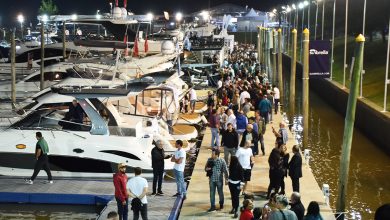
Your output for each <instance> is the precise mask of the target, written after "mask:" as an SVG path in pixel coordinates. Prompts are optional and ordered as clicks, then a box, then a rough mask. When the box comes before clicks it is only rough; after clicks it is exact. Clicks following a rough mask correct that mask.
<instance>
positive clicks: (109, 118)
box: [0, 88, 173, 177]
mask: <svg viewBox="0 0 390 220" xmlns="http://www.w3.org/2000/svg"><path fill="white" fill-rule="evenodd" d="M123 91H125V92H126V94H128V92H129V91H128V90H124V89H114V90H111V89H107V88H104V89H98V88H92V89H89V88H88V89H81V90H75V89H73V88H71V89H63V88H60V89H59V90H58V93H60V95H70V96H73V97H75V98H76V99H77V101H78V103H79V105H80V107H81V108H82V110H83V112H84V115H85V117H84V119H83V122H82V123H75V122H72V121H69V120H67V119H66V114H67V113H68V112H69V106H70V105H71V102H69V101H70V100H68V102H62V103H57V104H54V105H46V106H45V107H44V108H39V109H37V110H35V111H32V112H30V113H29V114H27V115H26V116H25V117H23V118H22V119H21V120H19V121H18V122H16V123H13V124H12V125H11V126H10V127H9V128H7V129H4V130H3V131H2V132H1V133H0V137H2V139H3V140H4V141H3V142H2V143H1V144H0V174H1V175H12V176H15V175H16V176H29V175H31V173H32V169H33V167H34V163H35V160H34V152H35V143H36V139H35V133H36V132H38V131H39V132H42V134H43V137H44V138H45V140H46V141H47V142H48V144H49V148H50V152H49V162H50V166H51V170H52V173H53V175H54V176H59V177H112V173H113V172H115V171H116V170H115V169H116V167H117V164H118V163H121V162H124V163H126V164H127V166H128V167H141V168H142V169H143V170H144V174H145V175H146V176H150V175H151V174H152V168H151V155H150V152H151V149H152V148H153V144H152V143H153V137H152V136H149V135H145V134H144V133H143V132H139V128H140V127H142V124H140V122H138V123H137V124H136V125H135V126H128V125H126V124H125V123H123V122H120V121H118V120H117V117H115V116H114V115H115V114H116V113H115V112H114V110H115V108H108V107H106V105H104V104H103V103H102V102H101V101H100V100H99V99H98V97H115V96H123V95H125V94H124V92H123ZM68 99H73V98H72V97H68ZM103 112H104V114H103ZM172 168H173V163H171V162H170V161H168V160H167V161H166V163H165V169H167V170H169V169H172ZM41 174H42V173H41Z"/></svg>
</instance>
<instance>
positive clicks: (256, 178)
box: [179, 114, 335, 220]
mask: <svg viewBox="0 0 390 220" xmlns="http://www.w3.org/2000/svg"><path fill="white" fill-rule="evenodd" d="M273 117H274V123H273V124H268V125H267V131H266V133H265V136H264V142H265V146H266V155H265V156H256V158H255V166H254V168H253V171H252V181H251V182H249V184H248V189H247V191H248V192H252V193H254V195H255V207H263V205H264V204H265V203H266V199H265V194H266V191H267V188H268V184H269V178H268V155H269V154H270V152H271V150H272V148H273V146H274V142H275V137H274V134H273V133H272V132H271V131H272V129H271V127H272V126H274V127H275V129H278V127H279V126H278V124H279V122H280V121H282V117H281V115H280V114H277V115H274V116H273ZM289 137H290V140H289V142H288V143H287V147H288V151H289V152H292V150H291V149H292V146H293V145H294V143H295V141H294V140H293V136H292V134H291V133H289ZM210 140H211V132H210V129H207V130H206V132H205V135H204V138H203V142H202V145H201V148H200V152H199V155H198V158H197V162H196V165H195V168H194V171H193V173H192V177H191V182H190V183H189V187H188V193H187V200H185V201H184V203H183V206H182V209H181V213H180V217H179V219H180V220H187V219H196V220H198V219H213V220H215V219H229V218H232V215H230V214H229V211H230V210H231V199H230V193H229V189H228V187H227V186H225V187H224V195H225V208H224V210H223V211H217V212H213V213H208V212H207V210H208V209H209V207H210V202H209V201H210V200H209V187H208V178H207V177H206V172H205V171H204V167H205V163H206V161H207V158H209V157H210V156H211V148H210V147H209V146H210ZM221 157H223V154H221ZM291 157H292V155H291V153H290V158H291ZM302 172H303V178H301V180H300V184H301V191H302V192H301V196H302V202H303V204H304V206H305V207H306V208H307V206H308V204H309V203H310V201H313V200H314V201H317V202H319V204H320V205H321V206H320V209H321V214H322V216H323V217H324V219H329V220H330V219H335V218H334V216H333V213H332V210H331V208H330V207H329V206H327V205H326V204H325V202H324V201H325V200H324V196H323V194H322V190H321V189H320V187H319V186H318V183H317V182H316V180H315V178H314V176H313V174H312V172H311V169H310V167H309V166H308V165H305V164H304V165H303V169H302ZM285 183H286V195H288V196H289V195H290V194H291V193H292V184H291V179H290V178H285ZM242 199H243V198H242V197H240V203H241V204H242V201H243V200H242ZM216 205H217V208H218V194H217V195H216Z"/></svg>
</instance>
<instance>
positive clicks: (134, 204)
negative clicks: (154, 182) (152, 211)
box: [127, 167, 148, 220]
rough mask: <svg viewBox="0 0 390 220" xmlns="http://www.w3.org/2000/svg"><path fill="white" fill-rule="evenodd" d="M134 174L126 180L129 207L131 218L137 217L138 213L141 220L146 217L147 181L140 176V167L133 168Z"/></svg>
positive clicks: (145, 219)
mask: <svg viewBox="0 0 390 220" xmlns="http://www.w3.org/2000/svg"><path fill="white" fill-rule="evenodd" d="M134 174H135V176H134V177H132V178H131V179H130V180H129V181H128V182H127V193H128V195H129V197H131V209H132V210H133V219H134V220H138V219H139V213H141V217H142V219H143V220H147V219H148V200H147V198H146V194H147V193H148V181H147V180H146V179H145V178H143V177H141V174H142V169H141V168H140V167H136V168H134Z"/></svg>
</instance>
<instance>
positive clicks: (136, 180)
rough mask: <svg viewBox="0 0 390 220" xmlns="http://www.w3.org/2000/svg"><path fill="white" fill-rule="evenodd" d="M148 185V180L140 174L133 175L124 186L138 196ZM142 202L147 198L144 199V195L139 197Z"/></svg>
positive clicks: (145, 201)
mask: <svg viewBox="0 0 390 220" xmlns="http://www.w3.org/2000/svg"><path fill="white" fill-rule="evenodd" d="M145 187H146V188H147V187H148V181H147V180H146V179H145V178H143V177H140V176H135V177H133V178H131V179H129V181H128V182H127V186H126V188H127V189H128V190H129V191H131V192H132V193H133V194H134V195H136V196H140V195H141V194H142V192H143V191H144V188H145ZM141 202H142V204H147V203H148V200H147V199H146V195H145V196H144V197H143V198H142V199H141Z"/></svg>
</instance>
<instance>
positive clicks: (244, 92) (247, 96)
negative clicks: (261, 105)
mask: <svg viewBox="0 0 390 220" xmlns="http://www.w3.org/2000/svg"><path fill="white" fill-rule="evenodd" d="M250 98H251V95H250V94H249V93H248V92H247V91H243V92H242V93H241V94H240V104H241V105H242V104H244V102H245V99H250Z"/></svg>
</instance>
